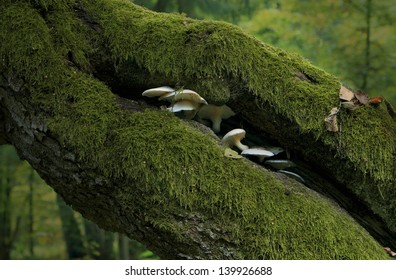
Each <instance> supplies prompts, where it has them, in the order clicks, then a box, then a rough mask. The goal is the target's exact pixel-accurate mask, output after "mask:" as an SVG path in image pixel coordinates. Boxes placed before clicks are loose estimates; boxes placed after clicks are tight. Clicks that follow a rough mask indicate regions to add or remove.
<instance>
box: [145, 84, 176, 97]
mask: <svg viewBox="0 0 396 280" xmlns="http://www.w3.org/2000/svg"><path fill="white" fill-rule="evenodd" d="M173 91H175V89H174V88H171V87H168V86H163V87H157V88H150V89H148V90H145V91H143V93H142V95H143V96H146V97H159V96H162V95H164V94H166V93H170V92H173Z"/></svg>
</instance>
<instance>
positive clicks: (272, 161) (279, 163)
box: [264, 159, 296, 169]
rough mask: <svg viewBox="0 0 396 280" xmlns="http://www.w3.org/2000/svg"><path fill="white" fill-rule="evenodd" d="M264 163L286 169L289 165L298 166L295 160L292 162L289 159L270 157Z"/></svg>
mask: <svg viewBox="0 0 396 280" xmlns="http://www.w3.org/2000/svg"><path fill="white" fill-rule="evenodd" d="M264 164H268V165H270V166H271V167H273V168H275V169H285V168H288V167H293V166H296V164H295V163H294V162H291V161H290V160H287V159H269V160H266V161H265V162H264Z"/></svg>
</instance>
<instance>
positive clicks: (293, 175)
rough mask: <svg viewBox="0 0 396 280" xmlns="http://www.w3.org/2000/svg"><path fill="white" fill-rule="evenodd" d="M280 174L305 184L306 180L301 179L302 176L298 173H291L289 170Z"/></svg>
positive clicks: (279, 171) (281, 171) (280, 171)
mask: <svg viewBox="0 0 396 280" xmlns="http://www.w3.org/2000/svg"><path fill="white" fill-rule="evenodd" d="M277 172H278V173H283V174H285V175H286V176H288V177H290V178H293V179H294V180H297V181H299V182H300V183H305V180H304V179H303V177H301V176H300V175H298V174H297V173H294V172H291V171H287V170H278V171H277Z"/></svg>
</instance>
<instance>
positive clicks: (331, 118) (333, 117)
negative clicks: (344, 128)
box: [325, 107, 338, 132]
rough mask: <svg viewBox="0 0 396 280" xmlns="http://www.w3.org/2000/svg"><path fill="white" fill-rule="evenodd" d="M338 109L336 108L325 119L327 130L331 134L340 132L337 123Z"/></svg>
mask: <svg viewBox="0 0 396 280" xmlns="http://www.w3.org/2000/svg"><path fill="white" fill-rule="evenodd" d="M337 114H338V108H337V107H334V108H333V109H331V111H330V115H328V116H327V117H326V118H325V124H326V129H327V130H328V131H331V132H338V122H337Z"/></svg>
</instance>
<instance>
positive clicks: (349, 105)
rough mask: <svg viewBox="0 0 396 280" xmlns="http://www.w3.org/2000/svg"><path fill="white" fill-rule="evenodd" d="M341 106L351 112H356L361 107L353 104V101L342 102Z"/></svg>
mask: <svg viewBox="0 0 396 280" xmlns="http://www.w3.org/2000/svg"><path fill="white" fill-rule="evenodd" d="M341 106H342V107H343V108H345V109H348V110H350V111H353V110H355V109H356V108H358V107H359V105H356V104H355V103H353V102H352V101H345V102H341Z"/></svg>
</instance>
